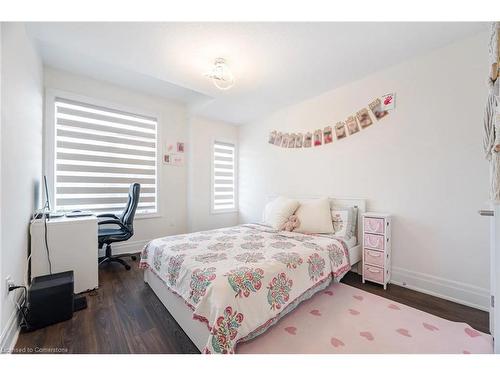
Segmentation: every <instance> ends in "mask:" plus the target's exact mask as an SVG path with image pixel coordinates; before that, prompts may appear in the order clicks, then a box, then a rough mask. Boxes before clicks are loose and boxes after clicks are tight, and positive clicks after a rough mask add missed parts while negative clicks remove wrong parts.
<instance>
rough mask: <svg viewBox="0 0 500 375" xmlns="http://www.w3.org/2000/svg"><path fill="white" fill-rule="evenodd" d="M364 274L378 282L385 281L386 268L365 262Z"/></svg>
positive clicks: (366, 277) (367, 278) (368, 278)
mask: <svg viewBox="0 0 500 375" xmlns="http://www.w3.org/2000/svg"><path fill="white" fill-rule="evenodd" d="M363 268H364V273H363V276H364V278H365V279H366V280H370V281H375V282H377V283H384V269H383V268H380V267H374V266H370V265H368V264H365V265H364V266H363Z"/></svg>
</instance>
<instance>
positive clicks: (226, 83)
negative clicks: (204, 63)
mask: <svg viewBox="0 0 500 375" xmlns="http://www.w3.org/2000/svg"><path fill="white" fill-rule="evenodd" d="M205 77H208V78H210V79H211V80H212V82H213V84H214V85H215V87H217V88H218V89H219V90H229V89H230V88H231V87H233V86H234V76H233V73H232V72H231V69H229V66H228V65H227V63H226V60H225V59H223V58H221V57H219V58H217V59H215V62H214V66H213V67H212V69H211V70H210V72H208V73H205Z"/></svg>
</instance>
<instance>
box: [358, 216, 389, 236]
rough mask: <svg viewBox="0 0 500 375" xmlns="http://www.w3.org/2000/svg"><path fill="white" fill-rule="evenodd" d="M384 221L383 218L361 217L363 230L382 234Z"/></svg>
mask: <svg viewBox="0 0 500 375" xmlns="http://www.w3.org/2000/svg"><path fill="white" fill-rule="evenodd" d="M384 221H385V220H384V219H383V218H374V217H365V218H363V226H364V231H365V232H372V233H381V234H383V233H384Z"/></svg>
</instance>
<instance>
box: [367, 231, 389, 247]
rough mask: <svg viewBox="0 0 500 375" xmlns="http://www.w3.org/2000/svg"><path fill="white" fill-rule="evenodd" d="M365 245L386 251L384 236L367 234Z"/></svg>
mask: <svg viewBox="0 0 500 375" xmlns="http://www.w3.org/2000/svg"><path fill="white" fill-rule="evenodd" d="M363 244H364V246H365V247H369V248H371V249H378V250H384V236H381V235H379V234H370V233H365V235H364V240H363Z"/></svg>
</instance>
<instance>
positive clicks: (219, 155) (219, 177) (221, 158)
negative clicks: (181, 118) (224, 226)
mask: <svg viewBox="0 0 500 375" xmlns="http://www.w3.org/2000/svg"><path fill="white" fill-rule="evenodd" d="M236 204H237V199H236V148H235V145H234V144H233V143H228V142H220V141H215V142H214V143H213V152H212V212H213V213H219V212H232V211H236Z"/></svg>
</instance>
